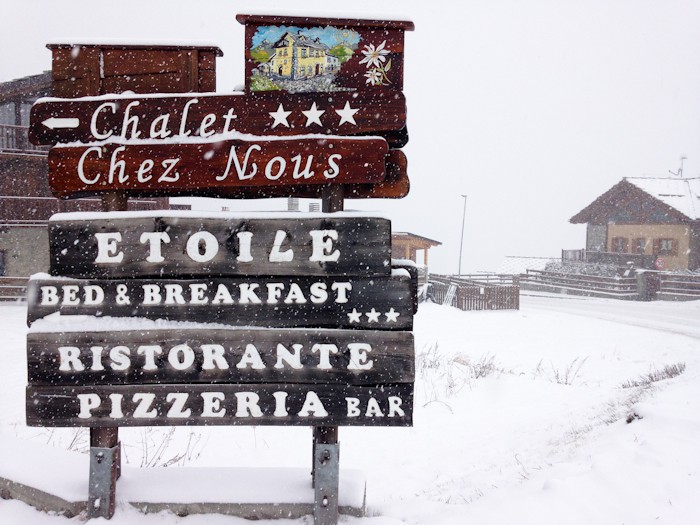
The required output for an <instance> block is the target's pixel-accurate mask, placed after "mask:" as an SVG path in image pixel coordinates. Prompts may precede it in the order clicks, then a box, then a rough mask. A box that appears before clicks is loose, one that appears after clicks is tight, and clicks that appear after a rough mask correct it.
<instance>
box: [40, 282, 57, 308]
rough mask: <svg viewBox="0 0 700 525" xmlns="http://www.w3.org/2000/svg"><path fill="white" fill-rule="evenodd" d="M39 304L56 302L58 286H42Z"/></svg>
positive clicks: (47, 304) (53, 303)
mask: <svg viewBox="0 0 700 525" xmlns="http://www.w3.org/2000/svg"><path fill="white" fill-rule="evenodd" d="M41 304H42V305H45V306H49V305H51V306H52V305H56V304H58V288H56V287H55V286H42V287H41Z"/></svg>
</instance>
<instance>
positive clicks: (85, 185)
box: [49, 137, 388, 197]
mask: <svg viewBox="0 0 700 525" xmlns="http://www.w3.org/2000/svg"><path fill="white" fill-rule="evenodd" d="M387 152H388V146H387V143H386V141H385V140H384V139H382V138H376V137H362V138H353V139H348V138H342V137H329V138H309V137H304V138H298V139H293V140H292V139H262V138H260V139H251V140H238V139H234V140H225V141H217V142H206V143H193V144H189V143H184V144H167V143H165V144H164V143H162V141H160V142H159V141H150V142H148V143H146V144H126V145H120V144H111V143H110V144H103V145H93V146H81V147H70V146H60V147H55V148H52V149H51V151H50V152H49V185H50V186H51V190H52V192H53V193H54V195H56V196H57V197H70V196H72V197H77V196H86V195H94V194H99V193H102V192H105V191H122V192H125V193H126V194H129V195H151V196H159V195H196V194H198V192H200V191H202V190H205V191H206V192H207V194H215V193H216V190H217V188H239V187H258V186H294V185H298V184H304V185H315V184H347V183H375V182H381V181H382V180H384V176H385V162H386V160H385V157H386V154H387Z"/></svg>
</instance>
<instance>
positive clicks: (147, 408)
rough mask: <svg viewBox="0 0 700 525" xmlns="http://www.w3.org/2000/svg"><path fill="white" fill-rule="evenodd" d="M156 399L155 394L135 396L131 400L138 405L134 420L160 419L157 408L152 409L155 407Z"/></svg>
mask: <svg viewBox="0 0 700 525" xmlns="http://www.w3.org/2000/svg"><path fill="white" fill-rule="evenodd" d="M155 399H156V395H155V394H142V393H136V394H134V395H133V397H132V398H131V400H132V401H133V402H134V403H136V408H134V418H135V419H148V418H154V417H158V411H157V410H156V409H155V408H151V405H153V401H154V400H155Z"/></svg>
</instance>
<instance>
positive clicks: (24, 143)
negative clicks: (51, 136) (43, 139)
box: [0, 124, 49, 155]
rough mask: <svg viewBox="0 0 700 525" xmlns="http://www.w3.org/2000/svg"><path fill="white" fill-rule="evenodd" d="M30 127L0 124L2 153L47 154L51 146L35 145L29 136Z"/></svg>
mask: <svg viewBox="0 0 700 525" xmlns="http://www.w3.org/2000/svg"><path fill="white" fill-rule="evenodd" d="M28 131H29V127H27V126H13V125H10V124H0V153H17V154H31V155H47V154H48V152H49V146H35V145H34V144H32V143H31V142H29V139H28V138H27V133H28Z"/></svg>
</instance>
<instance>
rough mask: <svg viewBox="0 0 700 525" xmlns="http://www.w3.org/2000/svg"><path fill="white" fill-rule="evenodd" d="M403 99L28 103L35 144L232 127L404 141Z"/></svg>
mask: <svg viewBox="0 0 700 525" xmlns="http://www.w3.org/2000/svg"><path fill="white" fill-rule="evenodd" d="M405 126H406V99H405V97H404V95H403V93H400V92H397V93H393V92H385V91H376V92H369V93H368V92H362V93H349V92H337V93H332V94H319V93H296V94H291V93H266V92H257V93H232V94H228V95H213V94H208V95H207V94H196V95H191V96H184V95H172V96H168V95H158V96H149V95H145V96H135V95H121V96H115V95H107V96H102V97H90V98H85V99H78V100H74V99H43V100H40V101H38V102H37V103H36V104H34V105H33V106H32V110H31V117H30V128H29V139H30V140H31V142H32V143H33V144H37V145H39V144H56V143H66V142H84V143H88V142H99V141H106V140H115V139H117V138H119V139H121V140H132V139H141V140H144V139H145V140H149V139H151V140H166V139H167V140H173V139H174V138H177V137H179V138H181V139H185V138H186V137H190V140H191V139H193V138H197V137H198V138H201V139H206V138H208V137H211V136H212V135H214V134H222V135H227V134H231V133H233V132H239V133H247V134H251V135H258V136H265V135H275V136H292V135H308V134H310V133H313V134H323V135H358V134H372V135H381V136H384V135H386V138H387V140H388V141H389V144H390V146H392V147H402V146H404V145H405V144H406V141H407V138H408V137H407V136H406V134H405V133H403V134H401V133H397V132H399V131H401V130H403V129H404V128H405Z"/></svg>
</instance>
